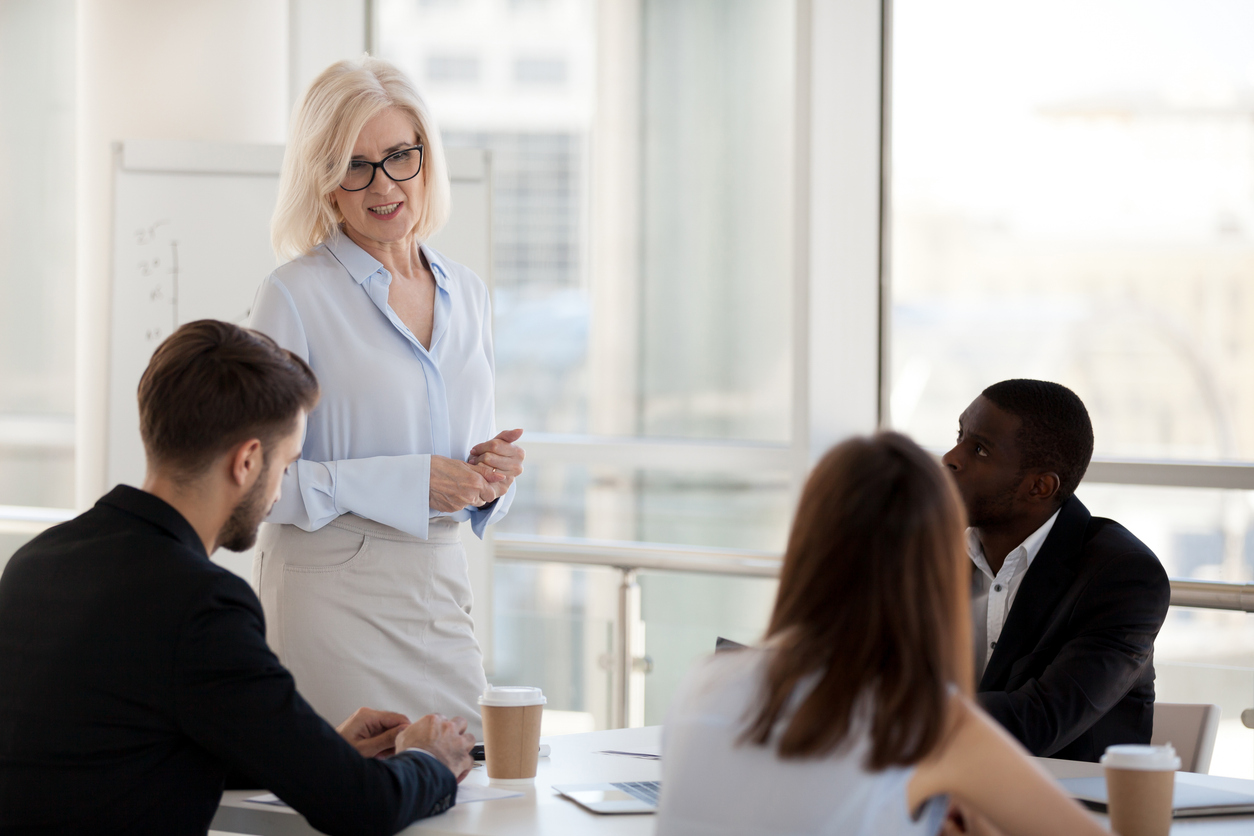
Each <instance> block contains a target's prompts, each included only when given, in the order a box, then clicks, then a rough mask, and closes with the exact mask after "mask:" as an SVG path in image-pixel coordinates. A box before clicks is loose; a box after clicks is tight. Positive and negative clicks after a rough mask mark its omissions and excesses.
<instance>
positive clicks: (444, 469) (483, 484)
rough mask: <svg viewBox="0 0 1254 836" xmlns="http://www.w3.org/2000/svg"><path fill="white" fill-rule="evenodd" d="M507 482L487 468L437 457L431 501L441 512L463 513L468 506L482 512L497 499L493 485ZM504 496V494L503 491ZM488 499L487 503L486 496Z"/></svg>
mask: <svg viewBox="0 0 1254 836" xmlns="http://www.w3.org/2000/svg"><path fill="white" fill-rule="evenodd" d="M504 478H505V476H504V475H502V474H500V473H494V472H493V471H492V468H491V467H489V466H488V465H486V464H470V463H469V462H459V461H457V460H456V459H449V458H445V457H444V456H436V455H433V456H432V457H431V480H430V481H431V497H430V499H429V500H428V501H429V502H430V505H431V507H432V508H434V509H435V510H437V511H445V512H450V513H451V512H454V511H460V510H461V509H463V508H465V507H466V506H467V505H473V506H474V507H476V508H478V507H479V506H480V505H484V504H486V503H488V502H491V501H492V500H493V499H495V498H496V496H495V493H494V491H493V490H492V483H493V482H500V481H501V480H503V479H504ZM502 493H504V491H502ZM485 494H486V495H487V499H484V498H483V497H484V495H485Z"/></svg>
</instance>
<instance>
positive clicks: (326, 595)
mask: <svg viewBox="0 0 1254 836" xmlns="http://www.w3.org/2000/svg"><path fill="white" fill-rule="evenodd" d="M459 528H460V527H459V525H458V524H457V523H455V522H453V521H452V520H449V519H446V518H442V517H441V518H436V519H433V520H431V524H430V529H429V531H428V537H427V539H426V540H420V539H418V538H417V537H414V536H412V535H409V534H406V533H404V532H403V531H398V530H397V529H395V528H392V527H390V526H386V525H383V524H382V523H377V522H374V521H373V520H367V519H363V518H361V517H358V516H355V515H352V514H345V515H344V516H342V517H340V518H339V519H336V520H334V521H333V522H331V523H330V524H328V525H327V526H325V527H324V528H321V529H319V530H317V531H303V530H302V529H299V528H297V527H296V526H294V525H274V524H270V523H267V524H265V525H263V526H262V528H261V534H260V536H259V537H258V540H257V549H256V552H255V556H254V558H253V583H254V585H255V586H256V587H257V593H258V595H259V597H260V598H261V605H262V608H263V609H264V610H265V615H266V641H267V642H269V644H270V647H271V649H273V650H274V652H275V654H277V655H278V657H279V660H280V661H281V662H282V663H283V664H284V665H285V666H286V667H287V669H288V670H290V671H291V672H292V675H293V676H294V677H295V678H296V687H297V689H298V690H299V691H300V693H301V695H302V696H303V697H304V698H305V699H306V700H308V701H309V703H310V705H312V706H313V707H314V710H316V711H317V712H318V713H319V714H321V715H322V716H323V717H325V718H326V719H327V720H328V721H329V722H330V723H331V724H332V725H339V724H340V723H341V722H343V721H344V720H345V719H346V718H347V717H348V716H349V715H351V714H352V713H353V712H354V711H356V710H357V709H358V708H360V707H361V706H369V707H370V708H377V709H381V710H384V711H399V712H400V713H402V714H405V715H407V716H408V717H409V719H410V720H417V719H418V718H419V717H421V716H423V715H424V714H432V713H439V714H444V715H447V716H449V717H453V716H461V717H465V718H466V719H467V720H468V721H469V722H470V729H469V731H471V732H472V733H473V734H474V735H475V737H476V738H482V736H483V733H482V730H481V726H480V720H479V703H478V697H479V694H481V693H482V692H483V689H484V686H485V685H486V681H485V678H484V673H483V653H482V652H481V651H480V649H479V643H478V641H476V640H475V634H474V622H473V621H472V620H471V617H470V609H471V603H472V601H471V593H470V578H469V575H468V570H467V564H466V551H465V549H464V548H463V546H462V543H461V539H460V536H459Z"/></svg>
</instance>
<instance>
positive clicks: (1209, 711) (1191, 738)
mask: <svg viewBox="0 0 1254 836" xmlns="http://www.w3.org/2000/svg"><path fill="white" fill-rule="evenodd" d="M1218 732H1219V706H1217V705H1207V704H1206V703H1185V702H1156V703H1154V734H1153V736H1152V737H1151V738H1150V742H1151V743H1153V744H1154V745H1155V746H1160V745H1162V744H1164V743H1170V744H1171V745H1172V746H1175V747H1176V753H1177V754H1178V755H1179V756H1180V768H1181V769H1182V770H1183V771H1185V772H1202V773H1206V772H1209V771H1210V756H1211V755H1212V754H1214V752H1215V735H1216V734H1217V733H1218Z"/></svg>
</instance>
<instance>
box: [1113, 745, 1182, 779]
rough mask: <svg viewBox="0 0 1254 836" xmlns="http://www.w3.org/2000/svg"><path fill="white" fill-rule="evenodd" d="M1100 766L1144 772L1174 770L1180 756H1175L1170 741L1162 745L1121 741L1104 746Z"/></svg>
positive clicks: (1174, 750)
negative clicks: (1104, 749) (1143, 744)
mask: <svg viewBox="0 0 1254 836" xmlns="http://www.w3.org/2000/svg"><path fill="white" fill-rule="evenodd" d="M1102 766H1107V767H1110V768H1111V769H1140V770H1144V771H1146V772H1161V771H1165V770H1173V771H1174V770H1177V769H1179V768H1180V758H1178V757H1176V749H1175V747H1174V746H1172V745H1171V744H1170V743H1168V744H1166V745H1164V746H1142V745H1140V744H1136V743H1122V744H1119V745H1118V746H1107V747H1106V754H1104V755H1102Z"/></svg>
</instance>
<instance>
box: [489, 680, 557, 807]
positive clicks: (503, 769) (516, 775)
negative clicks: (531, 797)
mask: <svg viewBox="0 0 1254 836" xmlns="http://www.w3.org/2000/svg"><path fill="white" fill-rule="evenodd" d="M545 702H546V700H545V699H544V692H543V691H541V690H540V689H539V688H528V687H524V686H518V685H506V686H502V687H499V688H495V687H493V686H491V685H489V686H488V687H487V688H485V689H484V691H483V696H481V697H479V710H480V711H481V712H482V714H483V749H484V753H485V755H486V758H487V769H488V780H490V781H491V782H492V783H494V784H507V785H508V784H530V783H531V782H533V781H534V780H535V778H536V761H537V760H538V759H539V756H540V717H541V715H542V714H543V713H544V703H545Z"/></svg>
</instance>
